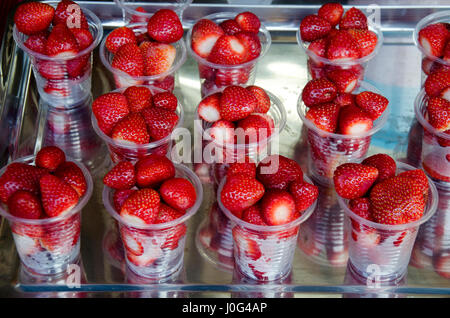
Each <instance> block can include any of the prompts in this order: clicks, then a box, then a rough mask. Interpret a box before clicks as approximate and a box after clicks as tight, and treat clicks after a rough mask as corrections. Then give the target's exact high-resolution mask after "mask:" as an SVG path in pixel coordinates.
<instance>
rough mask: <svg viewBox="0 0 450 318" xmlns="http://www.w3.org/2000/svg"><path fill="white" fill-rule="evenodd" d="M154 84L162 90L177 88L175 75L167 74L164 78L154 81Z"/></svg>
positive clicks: (171, 90) (169, 90) (170, 90)
mask: <svg viewBox="0 0 450 318" xmlns="http://www.w3.org/2000/svg"><path fill="white" fill-rule="evenodd" d="M153 86H155V87H157V88H160V89H162V90H165V91H168V92H173V90H174V88H175V76H173V75H167V76H166V77H165V78H164V79H162V80H157V81H154V82H153Z"/></svg>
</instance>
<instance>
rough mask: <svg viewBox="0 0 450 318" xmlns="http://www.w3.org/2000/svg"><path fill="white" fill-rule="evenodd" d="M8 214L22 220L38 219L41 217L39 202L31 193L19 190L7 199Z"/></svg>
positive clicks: (41, 211)
mask: <svg viewBox="0 0 450 318" xmlns="http://www.w3.org/2000/svg"><path fill="white" fill-rule="evenodd" d="M7 205H8V212H9V213H10V214H12V215H14V216H16V217H19V218H24V219H40V218H41V217H42V216H43V214H44V213H43V210H42V206H41V201H40V200H39V198H38V197H37V196H36V195H34V194H33V193H31V192H28V191H23V190H19V191H16V192H14V194H13V195H11V196H10V197H9V199H8V203H7Z"/></svg>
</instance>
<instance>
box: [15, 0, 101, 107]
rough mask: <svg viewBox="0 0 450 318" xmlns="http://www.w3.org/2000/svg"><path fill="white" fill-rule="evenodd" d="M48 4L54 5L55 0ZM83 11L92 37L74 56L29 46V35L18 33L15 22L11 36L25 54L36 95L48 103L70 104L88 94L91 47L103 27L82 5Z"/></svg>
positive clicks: (90, 75)
mask: <svg viewBox="0 0 450 318" xmlns="http://www.w3.org/2000/svg"><path fill="white" fill-rule="evenodd" d="M48 4H50V5H52V6H53V7H56V6H57V4H58V2H49V3H48ZM82 11H83V13H84V15H85V16H86V20H87V22H88V25H89V31H90V32H91V34H92V37H93V39H94V41H93V42H92V43H91V45H90V46H88V47H87V48H85V49H84V50H82V51H80V52H78V53H77V54H76V55H74V56H65V57H50V56H47V55H45V54H40V53H37V52H34V51H32V50H30V49H29V48H27V47H26V46H25V45H24V42H25V41H26V40H27V38H28V36H27V35H25V34H23V33H20V32H19V30H18V29H17V28H16V26H15V25H14V29H13V36H14V40H15V41H16V43H17V45H18V46H19V47H20V48H21V49H22V50H23V51H25V52H26V53H27V54H28V57H29V58H30V60H31V64H32V66H33V73H34V77H35V79H36V86H37V89H38V91H39V95H40V96H41V97H42V98H44V99H45V100H46V101H47V102H48V103H49V104H50V105H55V106H59V105H73V104H76V103H78V102H80V101H82V100H85V99H86V98H88V96H89V95H90V94H91V77H92V51H93V50H94V49H95V48H96V47H97V45H98V44H99V43H100V41H101V39H102V36H103V27H102V23H101V21H100V20H99V18H98V17H97V16H96V15H95V14H94V13H92V12H91V11H90V10H88V9H86V8H82ZM44 68H45V73H44V72H43V70H44ZM78 69H82V70H81V71H78Z"/></svg>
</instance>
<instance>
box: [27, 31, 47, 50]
mask: <svg viewBox="0 0 450 318" xmlns="http://www.w3.org/2000/svg"><path fill="white" fill-rule="evenodd" d="M47 36H48V35H47V32H40V33H38V34H34V35H30V36H29V37H28V39H27V40H26V41H25V42H24V43H23V44H24V45H25V46H26V47H27V48H29V49H30V50H32V51H34V52H37V53H40V54H45V47H46V45H47Z"/></svg>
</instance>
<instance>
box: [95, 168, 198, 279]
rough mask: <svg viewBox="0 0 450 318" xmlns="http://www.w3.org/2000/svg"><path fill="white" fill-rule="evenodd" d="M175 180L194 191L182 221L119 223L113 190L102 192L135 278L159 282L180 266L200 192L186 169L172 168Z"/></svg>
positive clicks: (119, 218) (179, 219) (196, 182)
mask: <svg viewBox="0 0 450 318" xmlns="http://www.w3.org/2000/svg"><path fill="white" fill-rule="evenodd" d="M175 169H176V177H180V178H186V179H188V180H189V181H190V182H191V183H192V185H193V186H194V187H195V190H196V193H197V200H196V201H195V204H194V206H193V207H191V208H190V209H188V210H187V211H186V214H184V215H183V216H182V217H180V218H178V219H176V220H173V221H171V222H166V223H161V224H146V225H141V224H135V223H130V222H129V221H127V220H126V219H123V218H122V217H121V216H120V215H119V214H118V213H117V211H116V210H115V209H114V207H113V206H114V205H113V194H114V191H113V189H111V188H109V187H106V186H105V187H104V188H103V204H104V205H105V207H106V210H107V211H108V212H109V214H110V215H111V216H112V217H113V218H114V219H116V220H117V221H118V223H119V230H120V236H121V238H122V243H123V245H124V248H125V255H126V263H127V266H128V267H129V268H130V269H131V270H132V271H133V272H135V273H136V274H137V275H139V276H144V277H148V278H163V277H167V276H170V275H171V274H173V273H174V272H176V271H177V270H179V269H180V267H181V266H182V265H183V257H184V245H185V242H186V226H187V221H188V220H189V219H190V218H191V217H192V216H193V215H194V214H195V213H196V212H197V210H198V209H199V207H200V205H201V203H202V198H203V188H202V184H201V182H200V180H199V179H198V177H197V176H196V175H195V174H194V173H193V172H192V171H191V170H190V169H189V168H187V167H185V166H183V165H179V164H175Z"/></svg>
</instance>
